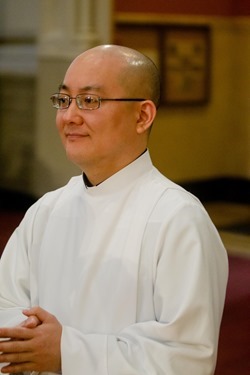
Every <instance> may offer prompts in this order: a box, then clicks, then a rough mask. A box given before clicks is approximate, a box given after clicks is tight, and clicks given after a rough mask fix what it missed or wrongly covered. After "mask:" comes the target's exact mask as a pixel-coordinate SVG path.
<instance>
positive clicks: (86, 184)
mask: <svg viewBox="0 0 250 375" xmlns="http://www.w3.org/2000/svg"><path fill="white" fill-rule="evenodd" d="M82 178H83V182H84V185H85V187H86V188H87V189H88V188H90V187H93V186H94V185H92V184H91V182H90V181H89V179H88V177H87V176H86V174H85V173H83V174H82Z"/></svg>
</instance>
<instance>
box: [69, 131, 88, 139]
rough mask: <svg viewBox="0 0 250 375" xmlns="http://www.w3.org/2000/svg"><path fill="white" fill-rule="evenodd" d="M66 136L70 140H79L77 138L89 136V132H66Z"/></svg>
mask: <svg viewBox="0 0 250 375" xmlns="http://www.w3.org/2000/svg"><path fill="white" fill-rule="evenodd" d="M65 136H66V138H67V139H69V140H77V139H81V138H84V137H88V134H83V133H66V134H65Z"/></svg>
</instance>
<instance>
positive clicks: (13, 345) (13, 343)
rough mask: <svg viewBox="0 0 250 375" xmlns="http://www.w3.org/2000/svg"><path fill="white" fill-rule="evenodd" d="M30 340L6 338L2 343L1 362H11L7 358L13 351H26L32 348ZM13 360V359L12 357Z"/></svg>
mask: <svg viewBox="0 0 250 375" xmlns="http://www.w3.org/2000/svg"><path fill="white" fill-rule="evenodd" d="M29 342H30V340H28V341H27V340H19V341H17V340H6V341H4V342H2V343H1V344H0V352H1V354H0V362H1V363H3V362H10V360H9V361H8V359H6V358H5V356H6V355H9V354H13V353H18V354H20V353H25V352H28V351H29V350H30V344H29ZM12 362H13V359H12Z"/></svg>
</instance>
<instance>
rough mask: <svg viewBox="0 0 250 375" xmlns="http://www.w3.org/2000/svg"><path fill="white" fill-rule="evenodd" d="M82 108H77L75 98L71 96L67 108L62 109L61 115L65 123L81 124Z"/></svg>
mask: <svg viewBox="0 0 250 375" xmlns="http://www.w3.org/2000/svg"><path fill="white" fill-rule="evenodd" d="M82 112H83V111H82V110H81V109H79V108H78V106H77V104H76V100H75V99H74V98H72V100H71V103H70V105H69V107H68V108H67V109H63V110H62V116H63V119H64V121H65V123H67V124H70V123H72V124H77V125H81V124H82V123H83V117H82Z"/></svg>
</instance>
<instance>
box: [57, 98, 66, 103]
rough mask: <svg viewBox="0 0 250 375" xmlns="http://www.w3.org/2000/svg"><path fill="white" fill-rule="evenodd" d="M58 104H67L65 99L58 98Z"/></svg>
mask: <svg viewBox="0 0 250 375" xmlns="http://www.w3.org/2000/svg"><path fill="white" fill-rule="evenodd" d="M58 103H60V104H65V103H67V98H58Z"/></svg>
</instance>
